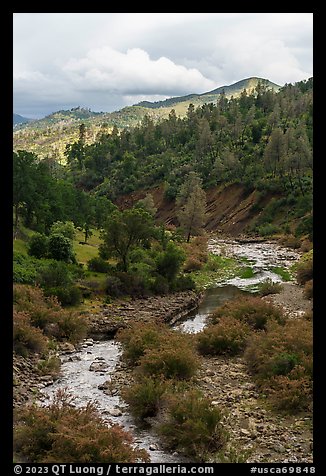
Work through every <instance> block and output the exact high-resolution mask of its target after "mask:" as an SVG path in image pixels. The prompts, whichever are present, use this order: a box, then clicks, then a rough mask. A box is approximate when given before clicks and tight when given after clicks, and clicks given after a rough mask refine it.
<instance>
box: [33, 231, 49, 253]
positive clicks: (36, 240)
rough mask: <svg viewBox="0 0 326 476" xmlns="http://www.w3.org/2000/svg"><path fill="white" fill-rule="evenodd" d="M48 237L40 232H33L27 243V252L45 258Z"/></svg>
mask: <svg viewBox="0 0 326 476" xmlns="http://www.w3.org/2000/svg"><path fill="white" fill-rule="evenodd" d="M48 241H49V239H48V237H47V236H46V235H44V234H42V233H35V234H34V235H33V236H31V238H30V240H29V243H28V254H29V255H30V256H34V257H35V258H39V259H40V258H45V257H46V256H47V254H48V245H49V243H48Z"/></svg>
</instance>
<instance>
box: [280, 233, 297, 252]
mask: <svg viewBox="0 0 326 476" xmlns="http://www.w3.org/2000/svg"><path fill="white" fill-rule="evenodd" d="M282 245H284V246H286V247H288V248H293V249H294V250H297V249H298V248H300V246H301V241H300V240H299V238H297V237H295V236H293V235H289V236H287V237H285V238H284V239H283V240H282Z"/></svg>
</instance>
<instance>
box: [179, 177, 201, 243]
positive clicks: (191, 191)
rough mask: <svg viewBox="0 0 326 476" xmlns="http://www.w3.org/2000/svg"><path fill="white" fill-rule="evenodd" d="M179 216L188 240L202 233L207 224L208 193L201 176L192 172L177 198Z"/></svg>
mask: <svg viewBox="0 0 326 476" xmlns="http://www.w3.org/2000/svg"><path fill="white" fill-rule="evenodd" d="M176 206H177V217H178V220H179V223H180V226H181V227H182V228H183V230H184V233H185V236H186V237H187V242H188V243H189V241H190V237H191V236H192V235H196V234H199V233H200V230H201V229H202V227H203V226H204V224H205V209H206V194H205V191H204V190H203V189H202V182H201V179H200V177H199V176H198V175H197V174H196V173H195V172H190V173H189V175H188V177H187V179H186V181H185V182H184V184H183V185H182V187H181V188H180V191H179V193H178V195H177V198H176Z"/></svg>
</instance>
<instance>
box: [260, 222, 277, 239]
mask: <svg viewBox="0 0 326 476" xmlns="http://www.w3.org/2000/svg"><path fill="white" fill-rule="evenodd" d="M257 231H258V234H259V235H260V236H272V235H275V234H276V233H279V232H280V227H279V226H277V225H272V224H271V223H267V224H266V225H261V226H259V227H258V229H257Z"/></svg>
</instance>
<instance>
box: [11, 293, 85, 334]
mask: <svg viewBox="0 0 326 476" xmlns="http://www.w3.org/2000/svg"><path fill="white" fill-rule="evenodd" d="M13 294H14V296H13V297H14V307H15V309H16V310H17V311H23V312H26V313H28V315H29V316H30V322H31V325H32V326H34V327H38V328H40V329H42V330H43V332H44V334H45V335H47V336H48V337H55V338H56V339H59V340H70V341H72V342H77V341H78V340H79V339H81V338H83V337H85V334H86V327H87V326H86V322H85V320H84V319H83V318H82V317H81V316H79V315H78V314H76V313H73V312H69V311H67V310H65V309H62V308H61V306H60V303H59V302H58V300H57V299H55V298H54V297H46V296H44V292H43V291H42V289H40V288H38V287H32V286H26V285H17V284H16V285H15V286H14V293H13Z"/></svg>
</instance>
